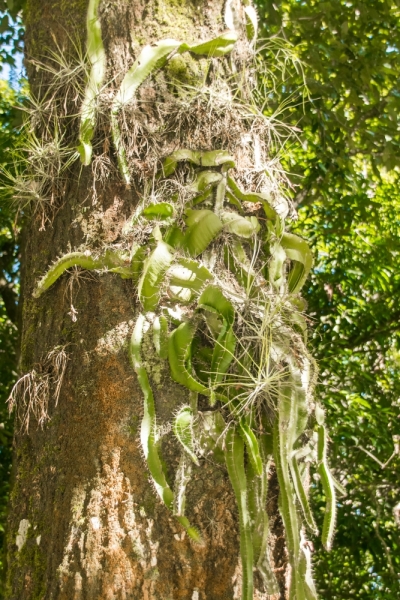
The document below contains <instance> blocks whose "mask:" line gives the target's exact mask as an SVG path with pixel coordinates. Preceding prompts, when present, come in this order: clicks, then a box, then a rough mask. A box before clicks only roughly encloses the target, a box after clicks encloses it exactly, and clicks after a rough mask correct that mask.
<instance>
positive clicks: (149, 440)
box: [129, 315, 174, 510]
mask: <svg viewBox="0 0 400 600" xmlns="http://www.w3.org/2000/svg"><path fill="white" fill-rule="evenodd" d="M144 324H145V317H144V315H139V317H138V319H137V321H136V325H135V328H134V330H133V333H132V337H131V341H130V345H129V356H130V360H131V363H132V367H133V369H134V371H135V373H136V375H137V378H138V382H139V385H140V387H141V390H142V392H143V396H144V405H143V409H144V410H143V419H142V424H141V428H140V441H141V444H142V449H143V453H144V457H145V459H146V462H147V464H148V467H149V471H150V474H151V477H152V479H153V482H154V485H155V488H156V490H157V493H158V495H159V496H160V498H161V499H162V501H163V502H164V504H165V505H166V506H167V507H168V508H169V509H170V510H172V508H173V499H174V494H173V492H172V490H171V488H170V487H169V485H168V483H167V479H166V476H165V473H164V469H163V466H162V463H161V460H160V457H159V455H158V449H157V444H156V440H155V435H154V434H155V427H156V410H155V403H154V396H153V392H152V389H151V386H150V382H149V378H148V375H147V371H146V369H145V367H144V365H143V362H142V357H141V352H140V348H141V344H142V339H143V327H144Z"/></svg>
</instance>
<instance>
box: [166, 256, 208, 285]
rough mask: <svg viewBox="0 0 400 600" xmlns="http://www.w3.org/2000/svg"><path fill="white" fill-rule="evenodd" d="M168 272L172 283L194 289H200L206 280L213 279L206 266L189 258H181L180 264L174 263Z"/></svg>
mask: <svg viewBox="0 0 400 600" xmlns="http://www.w3.org/2000/svg"><path fill="white" fill-rule="evenodd" d="M167 274H168V277H169V282H170V284H171V285H174V286H178V287H185V288H189V289H191V290H192V291H199V290H200V289H201V288H202V287H203V285H204V284H205V282H206V281H208V280H209V279H212V275H211V273H210V271H209V270H208V269H206V267H203V266H202V265H200V264H199V263H198V262H197V261H195V260H190V259H188V258H181V259H180V260H179V264H174V265H173V266H171V267H170V268H169V269H168V273H167Z"/></svg>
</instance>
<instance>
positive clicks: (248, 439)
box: [239, 418, 263, 477]
mask: <svg viewBox="0 0 400 600" xmlns="http://www.w3.org/2000/svg"><path fill="white" fill-rule="evenodd" d="M239 433H240V435H241V436H242V438H243V441H244V443H245V444H246V448H247V454H248V456H249V459H250V462H251V466H252V468H253V470H254V472H255V474H256V475H257V476H258V477H260V476H261V475H262V471H263V463H262V458H261V453H260V447H259V445H258V441H257V438H256V436H255V435H254V432H253V431H252V429H251V427H249V424H248V423H247V422H246V420H245V419H244V418H241V419H240V421H239Z"/></svg>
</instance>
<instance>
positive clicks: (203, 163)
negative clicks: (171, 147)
mask: <svg viewBox="0 0 400 600" xmlns="http://www.w3.org/2000/svg"><path fill="white" fill-rule="evenodd" d="M182 161H188V162H190V163H192V164H194V165H197V166H199V167H219V166H221V165H226V166H229V167H234V166H235V161H234V158H233V156H232V155H231V154H229V152H228V151H227V150H210V151H208V152H207V151H206V152H201V151H196V150H187V149H181V150H176V152H173V153H172V154H170V155H169V156H167V158H166V159H165V160H164V163H163V175H164V177H169V175H172V174H173V173H174V171H175V169H176V167H177V166H178V163H179V162H182Z"/></svg>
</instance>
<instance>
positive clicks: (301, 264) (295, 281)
mask: <svg viewBox="0 0 400 600" xmlns="http://www.w3.org/2000/svg"><path fill="white" fill-rule="evenodd" d="M281 246H282V248H283V249H284V251H285V253H286V256H287V257H288V258H290V260H292V261H294V262H295V265H294V267H293V268H292V270H291V271H290V273H289V276H288V286H289V292H291V293H292V294H296V293H298V292H299V291H300V290H301V288H302V287H303V285H304V283H305V281H306V279H307V277H308V274H309V272H310V270H311V268H312V266H313V256H312V252H311V250H310V247H309V245H308V244H307V242H306V241H305V240H303V239H302V238H300V237H299V236H298V235H294V234H293V233H284V234H283V235H282V239H281Z"/></svg>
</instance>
